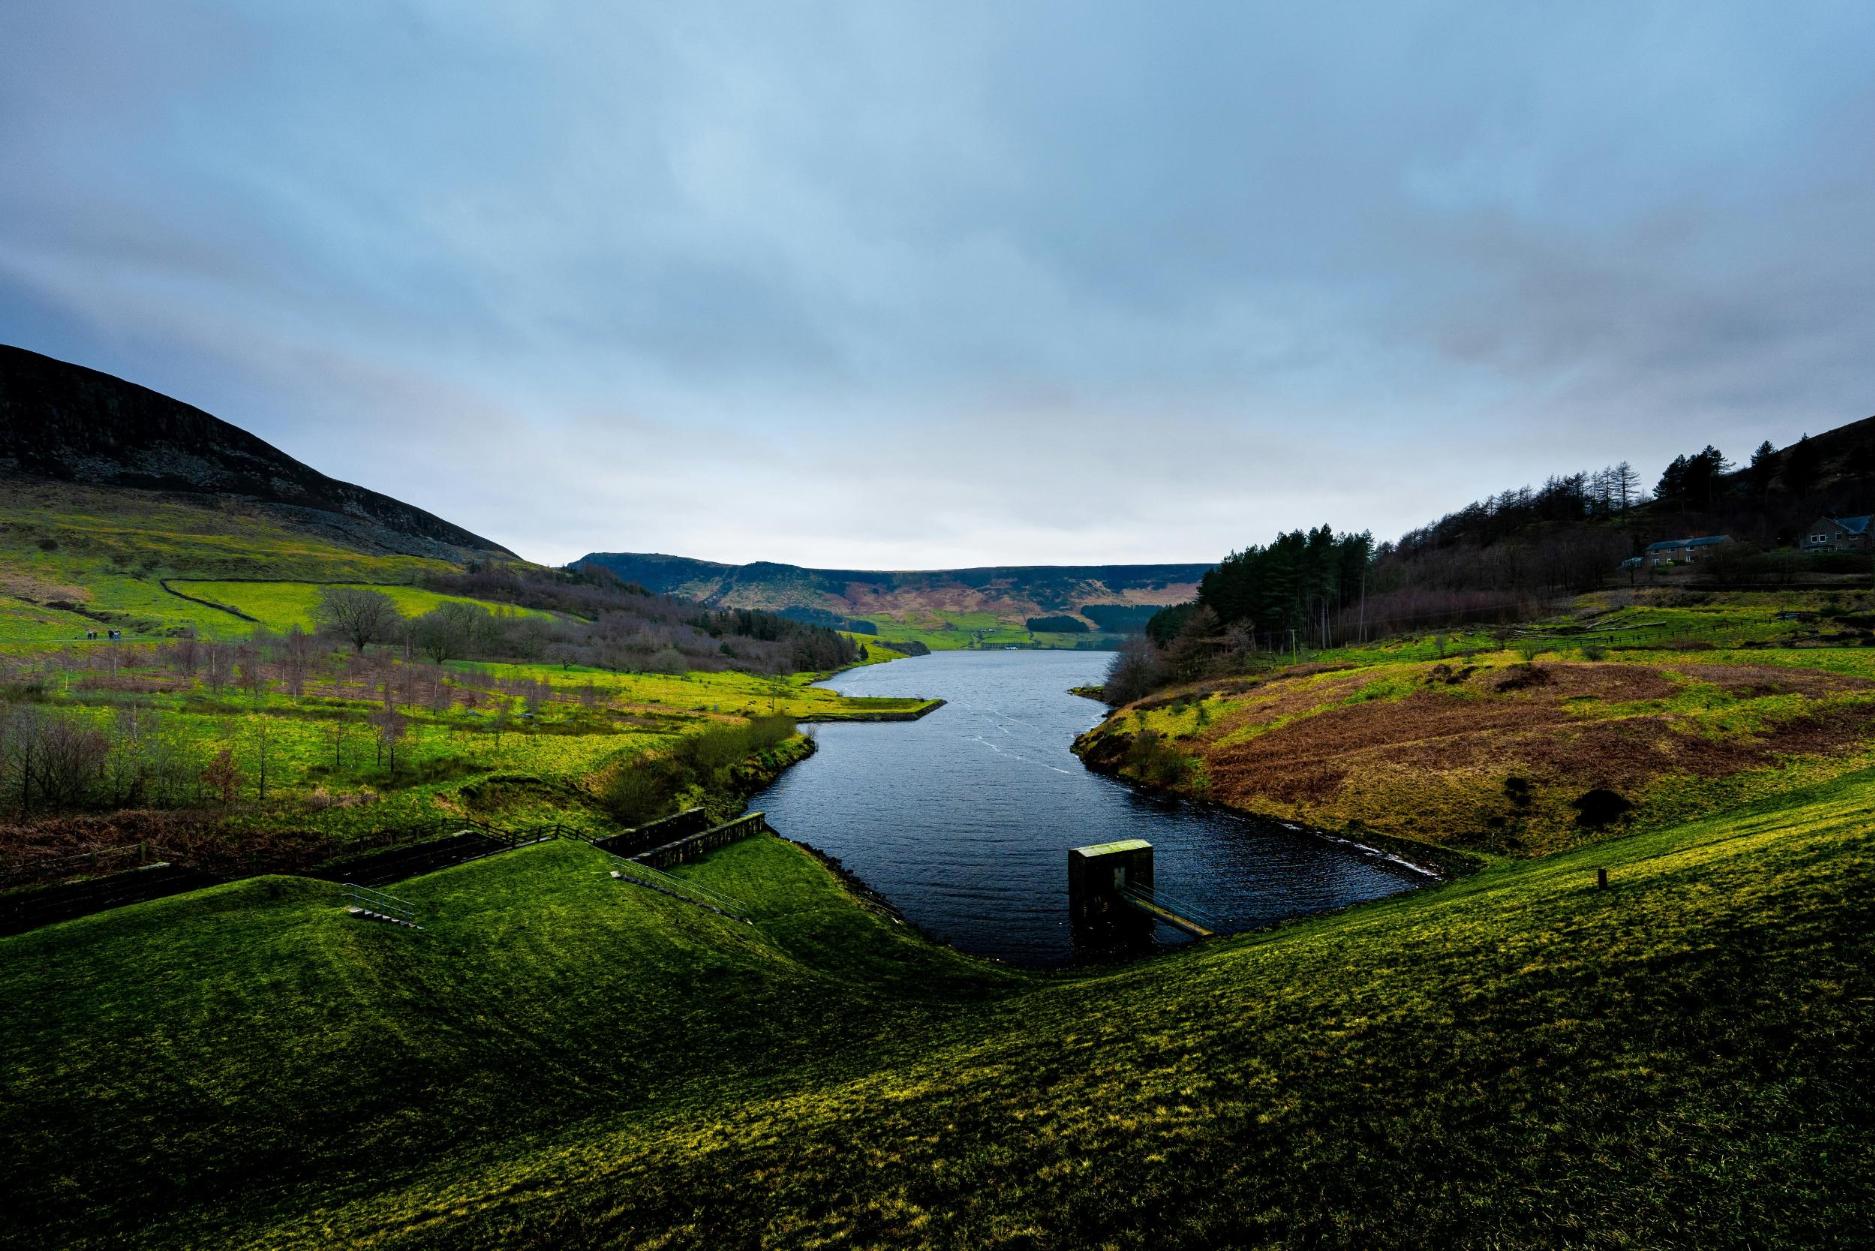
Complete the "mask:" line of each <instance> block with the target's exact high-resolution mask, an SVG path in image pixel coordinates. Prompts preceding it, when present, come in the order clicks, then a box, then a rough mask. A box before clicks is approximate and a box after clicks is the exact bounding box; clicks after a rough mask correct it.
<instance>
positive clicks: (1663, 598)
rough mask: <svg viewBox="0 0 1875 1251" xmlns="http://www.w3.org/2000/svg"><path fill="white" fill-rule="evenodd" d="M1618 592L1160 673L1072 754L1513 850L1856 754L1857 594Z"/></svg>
mask: <svg viewBox="0 0 1875 1251" xmlns="http://www.w3.org/2000/svg"><path fill="white" fill-rule="evenodd" d="M1618 598H1619V599H1621V600H1622V601H1623V602H1622V603H1621V604H1620V605H1619V606H1617V605H1614V604H1611V603H1610V599H1611V596H1609V595H1606V594H1601V595H1592V596H1587V597H1584V598H1583V599H1582V600H1580V601H1578V604H1577V606H1576V609H1575V611H1574V612H1572V613H1571V614H1568V615H1566V616H1563V617H1559V618H1556V619H1553V620H1551V621H1548V622H1543V623H1533V624H1531V625H1529V626H1527V627H1525V628H1524V629H1523V630H1521V631H1517V632H1506V631H1501V630H1494V631H1492V632H1489V633H1484V632H1459V633H1453V634H1449V635H1442V636H1433V635H1420V636H1407V637H1402V638H1398V639H1394V640H1390V641H1388V642H1386V643H1384V644H1379V645H1369V646H1357V647H1346V648H1338V649H1333V650H1326V651H1321V652H1317V653H1313V654H1312V655H1311V656H1310V657H1308V658H1306V660H1307V662H1306V663H1303V664H1299V665H1280V666H1276V667H1273V668H1268V669H1266V670H1265V671H1264V672H1261V673H1250V674H1242V675H1237V676H1228V677H1219V678H1210V679H1205V680H1201V681H1198V682H1192V683H1187V684H1182V685H1176V686H1173V687H1171V688H1169V689H1167V690H1164V691H1161V692H1159V693H1157V694H1155V695H1153V696H1150V697H1148V698H1146V699H1142V700H1140V701H1138V702H1137V703H1134V704H1132V705H1129V706H1128V707H1126V708H1123V709H1120V710H1118V711H1116V712H1115V713H1114V714H1113V715H1112V716H1110V717H1109V718H1108V719H1107V720H1106V721H1105V722H1103V723H1102V724H1101V725H1100V726H1098V727H1096V728H1095V729H1094V730H1092V731H1090V732H1089V733H1088V734H1087V735H1085V736H1083V738H1082V740H1081V741H1080V742H1079V743H1078V744H1077V750H1078V751H1079V752H1080V753H1081V755H1082V757H1083V759H1084V760H1086V761H1087V762H1088V763H1089V764H1091V765H1093V766H1095V767H1097V768H1100V769H1103V770H1106V771H1109V772H1113V773H1117V774H1119V775H1122V776H1125V777H1128V778H1130V779H1132V780H1134V781H1137V782H1142V783H1144V784H1147V785H1150V786H1155V787H1162V788H1166V789H1170V790H1175V791H1179V792H1182V793H1186V794H1192V795H1197V796H1202V797H1204V798H1207V799H1213V800H1218V801H1221V802H1224V803H1227V804H1230V805H1232V806H1234V807H1238V808H1243V809H1247V810H1251V811H1257V812H1263V813H1267V814H1270V815H1274V816H1279V817H1283V818H1289V819H1296V820H1302V821H1307V822H1310V823H1312V824H1315V825H1318V826H1326V827H1330V828H1339V827H1341V826H1344V825H1354V826H1359V827H1362V828H1365V829H1369V830H1376V831H1379V832H1381V833H1387V834H1394V835H1400V836H1404V837H1408V838H1414V839H1419V840H1422V841H1425V840H1430V841H1436V842H1442V843H1452V844H1456V845H1460V846H1466V847H1472V848H1483V849H1487V850H1493V851H1502V852H1510V853H1517V854H1532V853H1542V852H1549V851H1554V850H1558V849H1560V848H1566V847H1570V846H1574V845H1577V844H1580V843H1582V842H1586V841H1593V840H1595V839H1598V838H1602V837H1606V836H1607V834H1608V833H1609V832H1610V830H1620V829H1644V828H1658V827H1660V826H1661V825H1663V824H1666V823H1672V822H1677V821H1684V820H1687V819H1689V818H1692V817H1697V816H1702V815H1706V814H1716V813H1720V812H1724V811H1726V810H1728V809H1729V808H1731V807H1733V806H1735V805H1737V804H1739V803H1741V802H1747V801H1749V800H1751V799H1753V798H1755V797H1758V796H1761V795H1763V794H1766V793H1770V792H1774V791H1778V790H1783V789H1787V788H1789V787H1790V786H1792V785H1794V784H1798V783H1801V782H1805V781H1815V780H1821V779H1824V778H1828V777H1832V776H1838V775H1843V774H1847V773H1851V772H1854V771H1856V770H1859V769H1862V768H1865V767H1867V766H1869V765H1871V764H1875V651H1872V650H1870V649H1869V648H1868V647H1866V646H1864V645H1863V644H1864V642H1865V639H1866V638H1867V637H1868V636H1869V634H1870V632H1869V631H1868V629H1867V628H1866V626H1867V625H1868V624H1869V618H1868V614H1869V612H1870V611H1871V609H1875V599H1872V598H1871V597H1869V596H1867V595H1866V594H1855V595H1847V596H1844V595H1832V594H1819V593H1808V592H1787V593H1784V594H1780V595H1770V594H1763V595H1753V594H1737V595H1711V594H1692V595H1689V594H1685V593H1681V592H1661V591H1646V590H1643V591H1639V592H1623V593H1620V595H1619V596H1618Z"/></svg>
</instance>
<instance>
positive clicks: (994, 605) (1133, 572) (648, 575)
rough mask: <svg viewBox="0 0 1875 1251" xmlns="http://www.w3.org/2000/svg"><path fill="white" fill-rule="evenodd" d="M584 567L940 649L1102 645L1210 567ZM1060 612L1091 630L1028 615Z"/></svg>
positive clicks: (636, 558)
mask: <svg viewBox="0 0 1875 1251" xmlns="http://www.w3.org/2000/svg"><path fill="white" fill-rule="evenodd" d="M577 563H579V564H582V565H583V564H594V565H599V566H601V567H603V568H606V569H609V570H611V571H612V572H613V573H616V574H617V575H618V576H619V577H621V578H623V579H625V580H626V581H627V582H634V583H637V584H638V585H640V586H643V587H646V588H647V589H649V590H653V591H662V592H666V593H669V594H673V595H681V596H683V597H685V598H686V599H694V600H697V601H699V602H701V603H706V604H712V605H721V606H724V607H731V608H765V609H768V610H770V611H773V612H782V613H788V614H793V615H800V616H801V617H802V619H804V620H825V621H827V622H829V623H859V624H860V625H861V628H864V629H866V630H867V631H868V632H869V633H870V632H874V631H876V632H877V633H878V635H879V637H881V638H883V639H888V640H891V639H902V640H916V641H918V642H921V643H923V644H925V645H926V646H928V647H931V648H933V649H938V650H942V649H947V648H958V647H970V646H1009V645H1028V644H1031V643H1040V644H1042V645H1044V646H1053V647H1073V646H1076V645H1077V644H1090V643H1096V642H1101V641H1103V640H1105V639H1106V638H1107V637H1108V636H1109V634H1110V633H1124V632H1126V631H1127V630H1133V629H1138V628H1140V626H1141V625H1143V617H1140V616H1139V615H1138V614H1131V615H1129V614H1127V613H1125V612H1124V611H1115V610H1120V609H1124V608H1127V607H1135V608H1138V607H1162V606H1164V605H1167V604H1176V603H1181V602H1183V601H1184V600H1187V599H1190V598H1191V597H1192V595H1193V594H1194V593H1195V592H1196V590H1197V584H1198V579H1199V578H1201V577H1202V576H1204V572H1205V570H1207V569H1209V568H1210V566H1209V565H1196V564H1193V565H1030V566H1004V567H991V568H982V569H942V570H920V571H911V572H905V571H898V572H894V571H884V570H863V569H807V568H803V567H801V566H799V565H784V564H775V563H773V562H769V561H760V562H757V563H754V564H748V565H725V564H719V563H717V562H714V561H707V560H692V559H690V558H689V557H685V556H662V555H650V554H638V553H629V552H594V553H592V554H591V555H588V556H585V557H583V558H582V559H581V560H580V561H579V562H577ZM1090 607H1091V608H1092V609H1093V611H1092V612H1090V611H1089V609H1090ZM1102 609H1106V610H1108V611H1104V612H1103V611H1101V610H1102ZM1058 615H1069V616H1073V617H1075V618H1076V619H1077V620H1078V621H1080V622H1082V623H1083V624H1084V625H1085V627H1086V628H1087V631H1088V634H1082V633H1080V632H1078V631H1076V632H1068V631H1060V632H1043V633H1033V632H1031V631H1030V630H1029V628H1028V625H1027V622H1028V620H1029V619H1030V618H1037V617H1048V616H1058ZM1103 631H1105V632H1109V634H1103ZM1089 635H1093V636H1095V637H1093V638H1090V637H1089Z"/></svg>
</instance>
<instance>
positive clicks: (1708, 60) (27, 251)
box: [0, 0, 1875, 569]
mask: <svg viewBox="0 0 1875 1251" xmlns="http://www.w3.org/2000/svg"><path fill="white" fill-rule="evenodd" d="M0 48H5V49H7V51H6V53H5V62H6V69H5V71H4V73H0V171H4V173H3V174H0V342H7V343H12V344H17V345H19V346H22V347H27V348H31V349H33V350H35V351H40V352H44V353H47V354H49V355H52V356H56V357H60V358H62V359H66V360H72V361H77V362H79V363H82V364H86V365H90V366H92V367H94V368H99V369H103V370H105V371H107V372H110V373H114V374H117V375H119V376H121V377H125V378H128V379H131V380H132V381H135V382H139V383H142V384H144V385H146V386H150V387H153V388H155V389H156V390H159V391H162V392H165V393H167V394H170V395H173V396H176V397H177V398H179V399H183V400H186V401H188V402H190V403H193V404H195V405H198V406H199V407H202V408H204V409H207V410H208V411H209V412H212V413H214V414H216V415H217V416H220V417H223V418H225V419H227V420H229V421H232V422H234V423H235V424H237V425H240V426H243V427H245V428H247V429H249V430H252V431H253V432H255V433H256V434H258V435H260V436H261V437H263V438H265V439H267V440H269V441H270V442H273V443H275V444H276V445H278V446H280V447H281V448H283V449H284V450H286V451H288V452H289V453H291V454H292V455H294V456H296V457H298V458H299V459H301V460H304V461H306V462H308V463H309V464H311V465H313V466H314V467H316V468H318V469H320V470H322V471H324V472H326V473H329V474H331V475H333V476H334V477H338V478H343V479H346V480H348V481H353V482H357V483H360V484H362V485H365V486H368V487H372V488H374V489H377V490H380V491H383V492H386V493H388V494H390V495H394V496H396V497H398V498H400V499H404V500H407V501H409V502H411V503H414V504H417V505H419V506H421V507H424V508H427V509H430V510H431V511H433V512H436V513H438V514H440V515H442V516H444V517H446V518H448V519H450V520H451V521H454V522H457V523H458V524H461V525H464V526H467V527H468V528H469V529H471V530H474V531H476V532H477V533H480V534H482V535H485V536H487V537H489V538H492V539H494V540H496V541H497V542H500V543H502V544H504V545H506V546H508V547H509V548H512V549H513V550H515V551H517V552H519V553H520V554H522V555H524V556H527V557H529V558H532V559H535V560H541V561H548V562H555V563H558V562H564V561H569V560H572V559H575V558H577V557H578V556H580V555H582V554H584V553H586V552H588V551H594V550H608V551H662V552H670V553H677V554H682V555H689V556H698V557H704V558H709V559H715V560H725V561H737V562H740V561H748V560H758V559H765V560H778V561H787V562H792V563H797V564H808V565H827V566H840V567H872V568H894V569H911V568H944V567H954V566H961V565H983V564H1026V563H1035V564H1042V563H1108V562H1127V561H1208V560H1214V559H1217V558H1218V557H1220V556H1222V555H1223V554H1224V553H1226V552H1228V551H1230V550H1233V549H1236V548H1240V547H1243V546H1245V545H1247V544H1250V543H1255V542H1264V541H1267V540H1268V539H1269V538H1270V537H1271V536H1273V535H1274V534H1275V533H1276V532H1277V531H1279V530H1283V529H1292V528H1295V527H1299V526H1301V527H1308V526H1315V525H1320V524H1323V523H1327V524H1330V525H1333V526H1334V527H1336V528H1337V529H1341V530H1372V531H1373V532H1374V533H1375V534H1376V536H1377V537H1379V538H1383V539H1384V538H1388V537H1394V536H1397V535H1398V534H1399V533H1401V532H1403V531H1404V530H1406V529H1409V528H1411V527H1413V526H1415V525H1418V524H1421V523H1424V522H1427V521H1430V520H1432V519H1434V518H1436V517H1438V516H1440V515H1441V514H1443V513H1445V512H1448V511H1451V510H1453V509H1456V508H1458V507H1461V506H1462V505H1464V504H1465V503H1466V502H1468V501H1469V500H1471V499H1474V498H1477V497H1480V496H1483V495H1486V494H1489V493H1492V492H1495V491H1498V490H1501V489H1504V488H1507V487H1515V486H1519V485H1523V484H1525V483H1533V482H1540V481H1541V480H1542V479H1543V478H1544V477H1545V476H1547V475H1548V474H1551V473H1562V472H1569V471H1572V470H1577V469H1593V468H1597V467H1600V466H1602V465H1605V464H1608V463H1611V462H1614V461H1619V460H1623V459H1625V460H1629V461H1632V462H1633V463H1634V464H1635V465H1636V466H1637V467H1638V468H1639V469H1640V471H1641V472H1642V475H1643V477H1644V478H1645V479H1646V480H1648V481H1650V482H1651V481H1652V480H1653V479H1654V478H1656V477H1657V476H1658V473H1659V469H1660V467H1661V466H1662V465H1664V464H1665V462H1666V461H1668V460H1670V459H1671V458H1672V457H1673V455H1674V454H1676V453H1679V452H1686V451H1696V450H1698V449H1699V448H1701V447H1703V446H1704V445H1705V444H1707V443H1714V444H1717V445H1718V446H1719V447H1720V448H1721V450H1723V451H1724V452H1726V453H1727V454H1728V455H1730V456H1732V457H1733V458H1734V459H1739V460H1743V459H1745V458H1746V457H1747V456H1748V455H1749V453H1750V451H1751V449H1752V448H1753V447H1755V446H1756V445H1757V444H1758V442H1759V441H1760V440H1762V439H1766V438H1769V439H1771V440H1772V441H1773V442H1774V443H1777V444H1779V445H1782V444H1784V443H1786V442H1789V441H1792V440H1795V439H1796V438H1797V437H1799V436H1800V435H1801V434H1803V433H1805V432H1814V431H1819V430H1823V429H1827V428H1830V427H1833V426H1837V425H1841V424H1844V423H1846V422H1849V421H1852V420H1856V419H1858V418H1861V417H1865V416H1868V415H1870V414H1871V413H1875V73H1872V72H1871V70H1870V66H1871V65H1875V11H1871V9H1870V8H1869V6H1868V4H1867V3H1866V0H1856V2H1853V3H1843V4H1829V3H1803V2H1798V3H1790V4H1778V5H1772V4H1750V5H1744V4H1726V3H1712V2H1706V3H1694V2H1688V3H1676V4H1647V3H1633V2H1628V3H1616V4H1601V3H1579V4H1570V5H1556V4H1538V3H1518V2H1514V0H1513V2H1506V3H1501V4H1478V3H1457V4H1422V3H1412V2H1410V0H1399V2H1389V3H1386V4H1378V3H1370V4H1360V5H1353V4H1338V3H1332V2H1330V3H1318V4H1310V5H1297V4H1293V3H1284V4H1262V3H1253V2H1250V0H1234V2H1232V3H1224V4H1203V3H1193V2H1186V3H1179V4H1173V5H1164V4H1143V3H1142V4H1129V3H1121V2H1119V0H1098V2H1095V3H1086V2H1079V3H1065V4H1051V3H1041V2H1025V3H1019V4H1009V3H970V2H961V0H946V2H945V3H942V4H932V3H921V4H900V3H889V2H885V0H852V2H851V3H845V4H825V5H823V4H816V3H806V2H789V3H772V2H764V3H748V4H715V3H704V2H698V0H686V3H683V4H664V3H659V4H624V3H616V4H597V5H595V4H590V3H580V4H566V5H555V4H548V3H529V4H519V3H512V4H510V3H500V2H495V3H489V4H481V5H462V4H458V3H454V2H453V0H437V2H435V3H413V2H408V0H404V2H399V0H358V2H356V3H340V2H335V3H330V4H323V3H322V4H316V5H300V4H279V3H274V2H272V0H268V2H266V3H254V4H234V3H216V4H196V3H156V2H154V0H132V2H130V3H120V2H117V0H85V2H84V3H73V2H72V0H8V3H7V4H5V5H4V6H0Z"/></svg>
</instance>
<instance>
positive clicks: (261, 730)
mask: <svg viewBox="0 0 1875 1251" xmlns="http://www.w3.org/2000/svg"><path fill="white" fill-rule="evenodd" d="M253 728H254V762H255V764H256V765H257V766H258V767H257V768H256V770H255V778H256V781H257V782H258V784H259V787H260V802H261V803H263V804H264V803H266V802H267V765H268V763H269V759H270V757H271V756H272V755H273V718H272V717H270V716H268V715H267V714H266V713H264V712H263V713H261V714H260V715H259V716H257V717H255V718H254V720H253Z"/></svg>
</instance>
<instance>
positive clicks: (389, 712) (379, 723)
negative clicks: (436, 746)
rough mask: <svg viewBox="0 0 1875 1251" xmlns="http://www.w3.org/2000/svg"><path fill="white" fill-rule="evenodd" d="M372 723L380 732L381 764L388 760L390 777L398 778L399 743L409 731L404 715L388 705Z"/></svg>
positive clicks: (379, 756)
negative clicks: (407, 730) (406, 731)
mask: <svg viewBox="0 0 1875 1251" xmlns="http://www.w3.org/2000/svg"><path fill="white" fill-rule="evenodd" d="M371 722H372V724H373V725H374V726H376V727H377V731H378V760H379V762H380V763H385V762H386V761H387V758H388V763H389V766H390V775H391V776H392V777H396V776H397V743H398V740H399V739H401V738H403V737H404V733H405V730H406V729H407V725H406V722H405V718H404V715H403V714H402V713H400V712H398V711H397V709H395V708H393V707H390V706H389V705H387V706H385V707H384V708H383V709H382V710H381V711H380V712H379V713H378V714H377V716H375V717H373V718H372V719H371Z"/></svg>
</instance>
